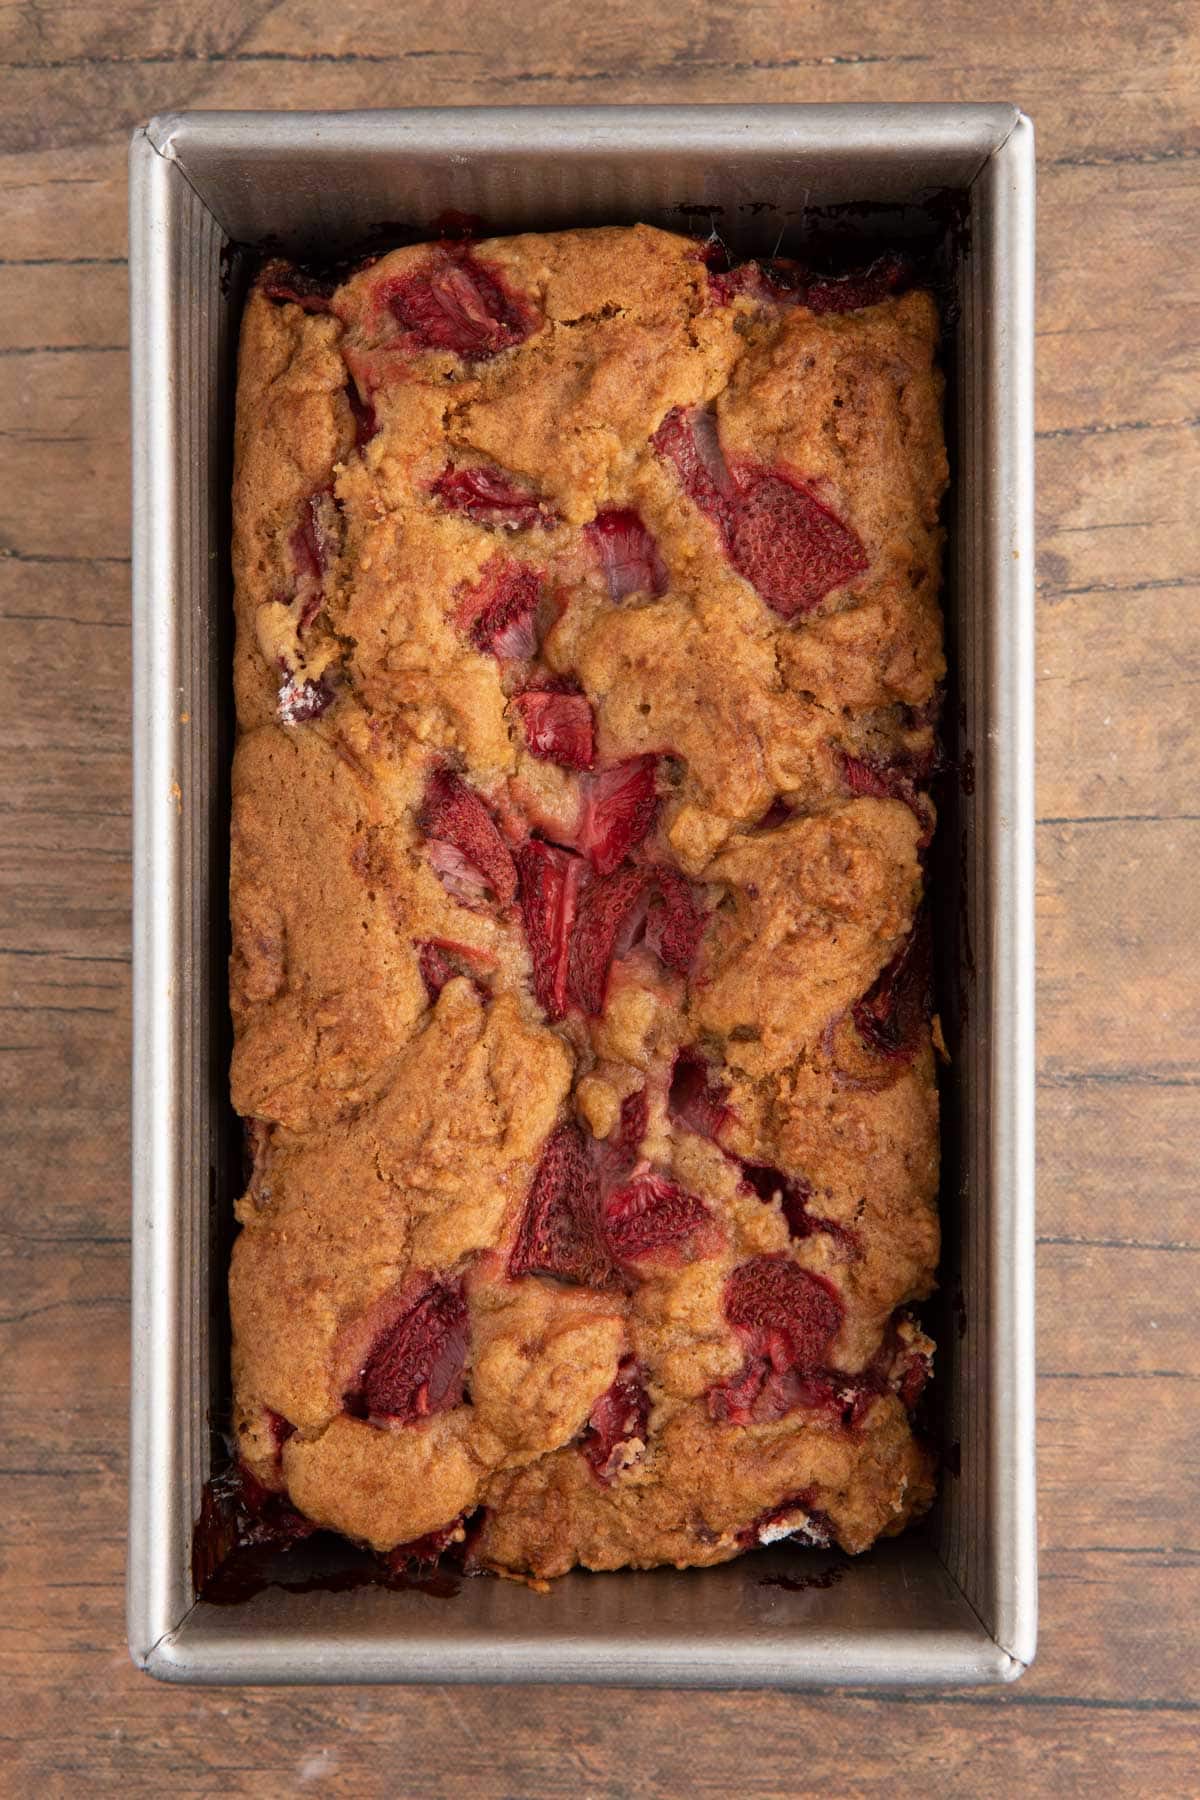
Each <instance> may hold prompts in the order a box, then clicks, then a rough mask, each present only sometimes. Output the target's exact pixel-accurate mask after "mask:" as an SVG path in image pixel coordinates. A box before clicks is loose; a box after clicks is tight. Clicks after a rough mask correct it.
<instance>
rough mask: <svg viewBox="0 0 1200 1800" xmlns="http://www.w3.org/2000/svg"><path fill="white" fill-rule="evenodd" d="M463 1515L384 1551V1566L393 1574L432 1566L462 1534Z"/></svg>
mask: <svg viewBox="0 0 1200 1800" xmlns="http://www.w3.org/2000/svg"><path fill="white" fill-rule="evenodd" d="M462 1523H463V1521H462V1515H461V1513H460V1514H459V1516H458V1518H457V1519H451V1521H450V1523H449V1524H448V1525H443V1526H441V1527H440V1529H439V1530H437V1531H427V1532H426V1533H425V1535H424V1537H419V1538H412V1539H410V1540H409V1542H408V1543H407V1544H397V1545H396V1546H395V1548H394V1549H392V1550H385V1551H384V1552H383V1553H382V1561H383V1564H384V1567H385V1568H387V1569H389V1570H390V1571H391V1573H392V1574H393V1575H404V1574H408V1573H410V1572H413V1571H419V1570H421V1569H429V1568H432V1566H433V1564H434V1563H436V1562H437V1560H438V1558H439V1557H440V1556H441V1554H442V1552H443V1550H448V1549H449V1547H450V1545H451V1544H453V1543H454V1542H455V1541H456V1540H457V1539H458V1538H459V1537H460V1536H461V1534H462Z"/></svg>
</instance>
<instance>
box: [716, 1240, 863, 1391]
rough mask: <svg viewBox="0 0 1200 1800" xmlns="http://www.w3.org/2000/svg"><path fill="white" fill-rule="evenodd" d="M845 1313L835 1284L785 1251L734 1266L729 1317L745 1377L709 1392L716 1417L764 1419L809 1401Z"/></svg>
mask: <svg viewBox="0 0 1200 1800" xmlns="http://www.w3.org/2000/svg"><path fill="white" fill-rule="evenodd" d="M842 1316H843V1307H842V1302H841V1299H840V1297H839V1295H838V1292H837V1289H836V1288H835V1287H834V1286H833V1285H832V1283H831V1282H828V1281H826V1280H825V1279H824V1278H823V1277H822V1276H820V1275H813V1274H810V1273H809V1271H808V1270H807V1269H802V1268H801V1267H800V1266H799V1264H798V1263H794V1262H793V1261H792V1260H791V1258H790V1257H789V1256H787V1255H786V1254H785V1253H783V1252H779V1253H777V1254H775V1255H770V1256H756V1257H754V1258H753V1259H752V1260H751V1261H750V1262H746V1263H743V1264H742V1265H741V1267H740V1268H737V1269H735V1270H734V1271H733V1273H732V1275H730V1277H729V1279H728V1280H727V1281H726V1283H725V1317H726V1319H727V1320H728V1322H729V1324H730V1325H732V1326H733V1328H734V1330H735V1331H736V1332H737V1334H738V1336H739V1337H740V1338H741V1339H742V1342H743V1343H744V1344H745V1346H746V1349H747V1351H748V1356H747V1361H746V1364H745V1365H744V1367H743V1368H742V1370H741V1372H740V1374H739V1375H737V1376H736V1377H735V1378H734V1379H733V1380H732V1381H728V1382H724V1383H721V1384H719V1385H718V1386H717V1387H714V1388H712V1389H710V1390H709V1394H708V1409H709V1413H710V1414H711V1416H712V1417H713V1418H715V1419H726V1420H729V1421H730V1422H731V1423H733V1424H745V1423H746V1422H747V1421H748V1420H754V1421H755V1422H761V1421H763V1420H766V1419H778V1418H782V1417H783V1416H784V1414H785V1413H788V1412H790V1411H791V1410H792V1408H793V1407H794V1406H796V1405H799V1404H802V1403H804V1402H805V1401H806V1399H808V1398H809V1392H810V1389H811V1386H812V1378H813V1375H814V1374H815V1372H816V1371H818V1370H819V1369H820V1368H821V1365H822V1363H823V1361H824V1356H825V1352H826V1350H827V1349H828V1347H829V1344H830V1343H831V1341H832V1339H833V1338H834V1337H835V1335H836V1334H837V1331H838V1328H839V1326H840V1325H841V1322H842Z"/></svg>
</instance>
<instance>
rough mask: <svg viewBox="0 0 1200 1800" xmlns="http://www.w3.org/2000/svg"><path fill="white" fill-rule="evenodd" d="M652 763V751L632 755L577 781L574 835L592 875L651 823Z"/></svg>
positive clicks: (620, 857) (609, 866)
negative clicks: (578, 794) (578, 795)
mask: <svg viewBox="0 0 1200 1800" xmlns="http://www.w3.org/2000/svg"><path fill="white" fill-rule="evenodd" d="M657 769H658V758H657V756H633V757H630V758H629V760H628V761H627V762H620V763H614V764H613V766H612V767H611V768H609V769H599V770H597V772H596V773H595V774H594V775H591V776H589V777H588V778H587V780H586V781H585V782H584V783H583V804H582V807H581V810H580V817H579V825H578V828H577V841H578V844H579V848H580V849H581V850H582V851H583V853H584V855H585V856H586V857H587V858H588V860H589V861H590V863H591V865H592V867H593V868H594V869H595V871H596V873H597V875H611V874H612V872H613V870H614V869H616V868H618V867H619V866H620V864H621V863H623V862H624V860H625V858H626V857H627V856H628V855H629V854H630V852H631V851H633V850H636V849H637V847H638V845H639V844H640V843H641V842H642V840H643V839H644V838H645V836H646V834H647V833H648V832H649V830H650V827H651V826H652V825H653V823H654V818H655V814H656V813H657V811H658V782H657V779H656V772H657Z"/></svg>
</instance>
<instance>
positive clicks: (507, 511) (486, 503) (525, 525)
mask: <svg viewBox="0 0 1200 1800" xmlns="http://www.w3.org/2000/svg"><path fill="white" fill-rule="evenodd" d="M433 493H434V494H435V495H436V496H437V498H438V499H439V500H440V501H441V503H442V505H443V506H444V507H445V508H446V510H447V512H459V513H464V514H465V515H466V517H467V518H468V519H472V520H473V521H474V522H475V524H477V525H505V526H507V527H508V528H509V530H511V531H517V530H524V531H528V530H529V529H531V527H533V526H535V525H541V526H544V527H547V528H548V527H549V526H551V525H553V523H554V517H555V515H554V514H553V513H552V512H551V511H549V509H548V508H547V507H545V506H544V505H543V503H542V502H541V500H539V499H538V496H537V495H536V494H535V493H533V492H531V490H530V489H529V488H525V487H521V486H519V485H518V483H517V482H515V481H514V480H513V479H512V477H511V476H509V475H507V474H505V472H504V470H503V469H490V468H488V467H487V466H486V464H482V463H480V464H477V465H475V466H474V467H471V468H463V469H456V468H455V467H454V465H453V463H447V464H446V466H445V468H444V469H443V470H442V472H441V474H440V475H439V476H438V478H437V480H436V481H435V482H434V484H433Z"/></svg>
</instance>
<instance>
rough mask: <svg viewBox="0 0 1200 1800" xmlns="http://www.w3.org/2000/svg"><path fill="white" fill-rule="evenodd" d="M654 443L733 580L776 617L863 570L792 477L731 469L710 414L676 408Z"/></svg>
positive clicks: (828, 517)
mask: <svg viewBox="0 0 1200 1800" xmlns="http://www.w3.org/2000/svg"><path fill="white" fill-rule="evenodd" d="M653 443H654V447H655V449H656V450H657V451H658V453H659V455H660V456H664V457H666V458H667V459H668V461H670V462H672V463H673V464H674V466H675V470H676V473H677V474H678V476H679V479H680V482H681V483H682V485H683V488H684V491H685V492H686V493H687V494H688V496H689V497H690V499H691V500H693V501H694V503H695V504H696V505H697V506H698V507H699V508H700V510H701V512H703V513H705V514H706V515H707V516H708V517H709V518H710V519H711V520H712V521H713V523H714V524H715V525H716V527H717V529H718V531H719V532H720V534H721V538H722V541H723V542H724V545H725V549H726V551H727V553H728V555H729V559H730V561H731V562H732V563H733V566H734V568H735V569H736V570H737V571H738V573H739V575H742V576H744V577H745V579H746V580H747V581H748V582H749V583H750V585H751V586H752V587H753V588H755V589H756V590H757V592H758V593H759V594H760V595H761V596H762V598H763V599H764V600H765V601H766V603H767V605H768V606H769V607H770V608H771V609H772V611H774V612H777V613H778V614H779V615H780V617H781V618H785V619H791V618H795V617H796V616H797V615H798V614H803V613H806V612H811V610H812V608H813V607H814V606H816V605H817V604H818V602H819V601H820V600H822V599H823V598H824V596H825V595H826V594H827V593H829V592H830V590H831V589H832V588H835V587H841V586H842V585H843V584H844V583H845V582H847V581H849V580H851V579H852V578H853V577H854V576H855V575H861V574H862V573H863V571H864V570H865V569H866V567H867V556H866V552H865V551H864V549H863V547H862V544H861V543H860V542H859V539H858V537H857V536H856V535H855V533H854V532H853V531H851V530H850V528H849V527H848V526H847V525H844V524H843V523H842V521H841V520H840V519H839V518H838V517H837V516H836V514H834V513H832V512H830V511H829V509H828V508H827V507H825V506H822V505H821V503H820V501H819V500H816V499H815V498H814V497H813V495H812V494H810V493H809V491H808V489H807V488H805V487H803V486H802V485H801V484H800V483H799V482H797V481H795V480H793V478H792V477H791V476H789V475H786V474H784V473H783V472H782V471H781V470H775V469H765V468H760V467H758V466H757V465H756V464H753V463H748V464H744V465H743V466H742V467H741V468H740V469H738V470H737V471H736V473H735V472H732V471H731V470H730V469H729V467H728V465H727V464H726V462H725V458H724V455H723V454H722V451H721V444H720V438H719V436H718V433H717V422H716V419H715V418H714V417H713V415H712V414H711V413H709V412H705V411H692V412H683V411H680V410H679V409H678V408H677V409H676V410H675V411H674V412H671V413H668V414H667V416H666V418H665V419H664V420H663V423H662V424H661V425H660V427H659V429H658V431H657V432H656V433H655V436H654V439H653Z"/></svg>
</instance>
